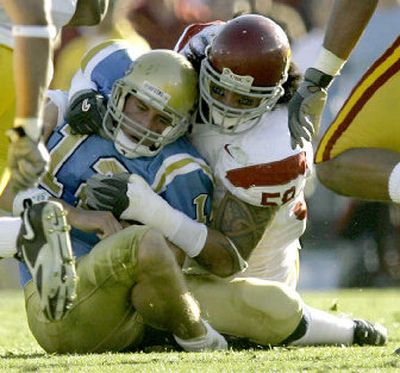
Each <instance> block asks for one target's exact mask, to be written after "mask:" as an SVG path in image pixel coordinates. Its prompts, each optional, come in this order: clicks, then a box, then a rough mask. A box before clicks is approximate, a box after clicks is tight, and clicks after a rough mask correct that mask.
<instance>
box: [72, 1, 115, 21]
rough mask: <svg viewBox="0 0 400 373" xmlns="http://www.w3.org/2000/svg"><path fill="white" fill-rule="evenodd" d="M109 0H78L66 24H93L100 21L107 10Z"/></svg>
mask: <svg viewBox="0 0 400 373" xmlns="http://www.w3.org/2000/svg"><path fill="white" fill-rule="evenodd" d="M108 5H109V0H78V4H77V6H76V11H75V14H74V16H73V17H72V19H71V20H70V22H69V23H68V25H67V26H93V25H97V24H98V23H100V22H101V21H102V20H103V19H104V17H105V15H106V13H107V10H108Z"/></svg>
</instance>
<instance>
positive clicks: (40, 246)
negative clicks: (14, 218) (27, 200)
mask: <svg viewBox="0 0 400 373" xmlns="http://www.w3.org/2000/svg"><path fill="white" fill-rule="evenodd" d="M21 218H22V226H21V230H20V232H19V235H18V239H17V255H16V257H17V259H19V260H20V261H22V262H23V263H24V264H26V266H27V268H28V270H29V272H30V273H31V275H32V278H33V282H34V284H35V286H36V289H37V291H38V294H39V298H40V302H41V306H42V310H43V312H44V314H45V316H46V318H47V319H49V320H50V321H56V320H61V319H62V318H63V317H64V316H65V314H66V313H67V311H68V310H69V308H70V307H71V305H72V302H73V301H74V299H75V298H76V285H77V276H76V269H75V259H74V256H73V254H72V247H71V241H70V236H69V230H70V227H69V225H68V224H67V219H66V217H65V212H64V209H63V207H62V205H61V204H60V203H59V202H54V201H47V202H40V203H37V204H34V205H31V206H28V207H26V208H25V210H24V211H23V213H22V214H21Z"/></svg>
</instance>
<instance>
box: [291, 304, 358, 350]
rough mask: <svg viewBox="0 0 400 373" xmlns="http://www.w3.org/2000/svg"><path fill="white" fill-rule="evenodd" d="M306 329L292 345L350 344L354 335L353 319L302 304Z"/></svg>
mask: <svg viewBox="0 0 400 373" xmlns="http://www.w3.org/2000/svg"><path fill="white" fill-rule="evenodd" d="M304 311H305V315H306V316H305V317H306V318H307V331H306V333H305V334H304V335H303V336H302V337H301V338H299V339H297V340H295V341H293V342H291V344H292V345H302V346H304V345H320V344H329V345H335V344H337V345H339V344H344V345H350V344H352V343H353V337H354V321H353V320H351V319H348V318H344V317H338V316H335V315H332V314H330V313H328V312H324V311H321V310H318V309H316V308H312V307H308V306H304Z"/></svg>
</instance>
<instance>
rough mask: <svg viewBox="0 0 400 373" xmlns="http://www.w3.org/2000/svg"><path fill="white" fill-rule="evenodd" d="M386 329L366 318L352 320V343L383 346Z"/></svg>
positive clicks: (385, 339)
mask: <svg viewBox="0 0 400 373" xmlns="http://www.w3.org/2000/svg"><path fill="white" fill-rule="evenodd" d="M387 335H388V332H387V329H386V328H385V327H384V326H383V325H381V324H374V323H372V322H370V321H367V320H354V340H353V343H354V344H358V345H360V346H364V345H371V346H383V345H384V344H386V342H387Z"/></svg>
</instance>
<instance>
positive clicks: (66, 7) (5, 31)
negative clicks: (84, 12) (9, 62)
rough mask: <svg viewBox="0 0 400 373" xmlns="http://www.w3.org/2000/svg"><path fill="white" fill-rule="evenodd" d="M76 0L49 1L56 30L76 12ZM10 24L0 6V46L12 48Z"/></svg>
mask: <svg viewBox="0 0 400 373" xmlns="http://www.w3.org/2000/svg"><path fill="white" fill-rule="evenodd" d="M77 1H78V0H50V1H49V4H50V6H51V10H50V13H51V18H52V21H53V23H54V25H55V26H56V27H57V29H58V30H61V27H62V26H64V25H66V24H67V23H68V22H69V21H70V20H71V18H72V16H73V15H74V13H75V10H76V4H77ZM11 28H12V22H11V20H10V18H9V17H8V15H7V14H6V12H5V10H4V9H3V7H2V6H0V44H3V45H6V46H7V47H10V48H14V39H13V37H12V34H11Z"/></svg>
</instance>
